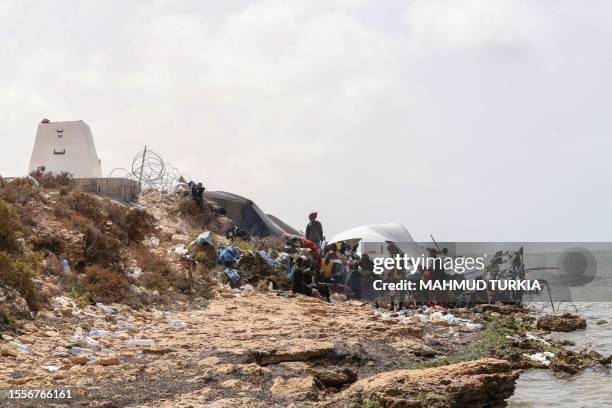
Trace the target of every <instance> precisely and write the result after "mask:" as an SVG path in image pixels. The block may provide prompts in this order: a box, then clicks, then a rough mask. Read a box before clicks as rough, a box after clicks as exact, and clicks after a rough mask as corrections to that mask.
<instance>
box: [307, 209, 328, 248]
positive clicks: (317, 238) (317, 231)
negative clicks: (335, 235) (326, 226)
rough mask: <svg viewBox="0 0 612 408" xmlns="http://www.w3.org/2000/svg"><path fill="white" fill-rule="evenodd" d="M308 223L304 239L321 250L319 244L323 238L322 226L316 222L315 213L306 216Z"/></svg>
mask: <svg viewBox="0 0 612 408" xmlns="http://www.w3.org/2000/svg"><path fill="white" fill-rule="evenodd" d="M308 219H309V220H310V222H309V223H308V225H306V239H309V240H311V241H312V242H314V243H315V245H316V246H317V248H321V242H322V241H323V239H325V237H324V236H323V225H321V223H320V222H319V221H317V213H316V212H311V213H310V214H309V215H308Z"/></svg>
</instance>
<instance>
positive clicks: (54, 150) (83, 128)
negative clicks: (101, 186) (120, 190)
mask: <svg viewBox="0 0 612 408" xmlns="http://www.w3.org/2000/svg"><path fill="white" fill-rule="evenodd" d="M41 166H44V167H45V171H50V172H52V173H56V174H57V173H61V172H63V171H65V172H68V173H71V174H72V175H73V176H74V177H75V178H100V177H102V166H101V164H100V159H98V154H97V153H96V146H95V144H94V140H93V136H92V135H91V130H90V129H89V126H87V124H86V123H85V122H83V121H82V120H77V121H70V122H49V120H47V119H44V120H43V121H42V122H41V123H40V124H39V125H38V131H37V132H36V140H35V141H34V149H33V150H32V158H31V159H30V168H29V172H33V171H35V170H36V169H37V168H39V167H41Z"/></svg>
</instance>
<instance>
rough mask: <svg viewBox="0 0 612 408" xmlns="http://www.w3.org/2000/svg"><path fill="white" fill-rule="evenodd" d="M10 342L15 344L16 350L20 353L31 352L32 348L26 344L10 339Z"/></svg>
mask: <svg viewBox="0 0 612 408" xmlns="http://www.w3.org/2000/svg"><path fill="white" fill-rule="evenodd" d="M10 344H11V345H13V346H15V348H16V349H17V351H18V352H20V353H31V352H32V350H31V349H30V348H29V347H28V346H26V345H24V344H21V343H17V342H16V341H11V343H10Z"/></svg>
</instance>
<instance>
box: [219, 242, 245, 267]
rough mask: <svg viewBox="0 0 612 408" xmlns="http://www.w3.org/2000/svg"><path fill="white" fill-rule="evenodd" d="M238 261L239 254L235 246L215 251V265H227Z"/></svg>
mask: <svg viewBox="0 0 612 408" xmlns="http://www.w3.org/2000/svg"><path fill="white" fill-rule="evenodd" d="M238 260H240V253H239V252H238V249H237V248H236V247H235V246H222V247H220V248H219V249H218V250H217V263H219V264H221V265H227V264H231V263H234V262H238Z"/></svg>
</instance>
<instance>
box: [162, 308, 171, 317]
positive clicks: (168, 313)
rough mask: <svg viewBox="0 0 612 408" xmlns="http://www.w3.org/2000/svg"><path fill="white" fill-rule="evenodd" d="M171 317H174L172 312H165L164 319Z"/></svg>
mask: <svg viewBox="0 0 612 408" xmlns="http://www.w3.org/2000/svg"><path fill="white" fill-rule="evenodd" d="M170 316H172V312H170V311H168V310H166V311H165V312H164V317H170Z"/></svg>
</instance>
